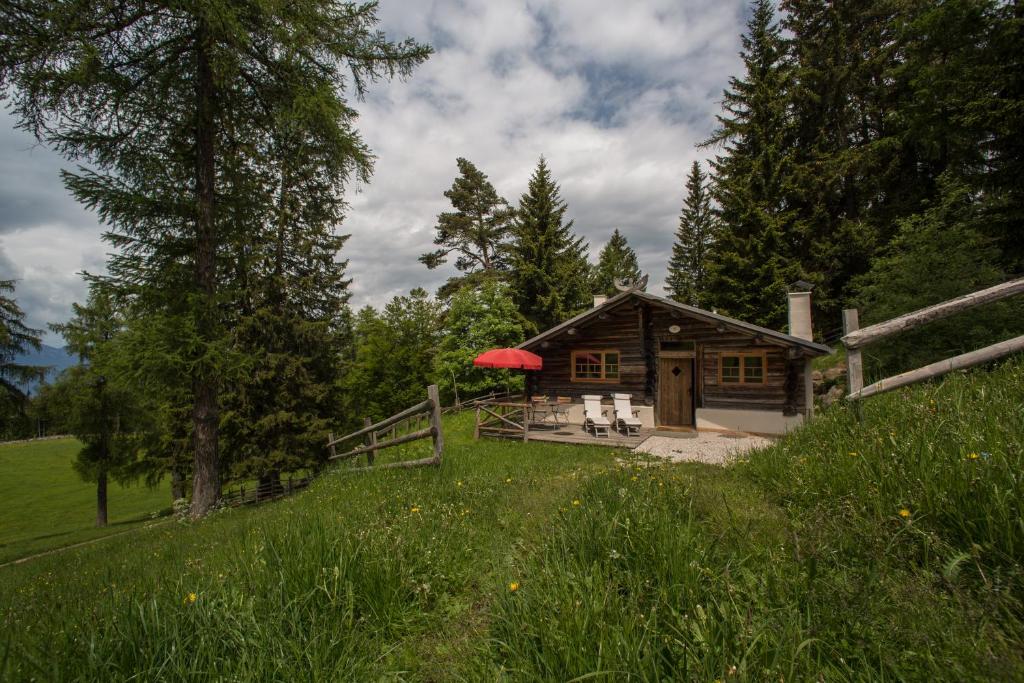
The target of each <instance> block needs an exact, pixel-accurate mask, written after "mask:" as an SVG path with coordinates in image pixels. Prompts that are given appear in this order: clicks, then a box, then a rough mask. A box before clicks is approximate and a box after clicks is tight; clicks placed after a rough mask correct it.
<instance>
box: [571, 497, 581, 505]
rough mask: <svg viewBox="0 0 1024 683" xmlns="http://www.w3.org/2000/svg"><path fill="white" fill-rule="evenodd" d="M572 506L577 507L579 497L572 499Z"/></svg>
mask: <svg viewBox="0 0 1024 683" xmlns="http://www.w3.org/2000/svg"><path fill="white" fill-rule="evenodd" d="M572 506H573V507H579V506H580V500H579V498H577V499H576V500H574V501H573V502H572Z"/></svg>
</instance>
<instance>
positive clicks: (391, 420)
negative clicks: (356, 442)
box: [327, 398, 432, 446]
mask: <svg viewBox="0 0 1024 683" xmlns="http://www.w3.org/2000/svg"><path fill="white" fill-rule="evenodd" d="M431 407H432V405H431V403H430V399H429V398H428V399H427V400H426V401H423V402H422V403H417V404H416V405H414V406H413V407H411V408H406V409H405V410H403V411H402V412H400V413H396V414H395V415H392V416H391V417H386V418H384V419H383V420H381V421H380V422H378V423H377V424H372V425H370V426H369V427H363V428H362V429H360V430H359V431H358V432H352V433H351V434H346V435H345V436H343V437H341V438H338V439H331V440H330V441H329V442H328V443H327V445H328V446H333V445H334V444H339V443H341V442H343V441H348V440H349V439H354V438H356V437H359V436H363V435H365V434H369V433H370V432H379V431H381V430H383V429H386V428H387V427H390V426H391V425H393V424H396V423H398V422H401V421H402V420H404V419H405V418H407V417H411V416H413V415H417V414H419V413H424V412H426V411H428V410H430V409H431Z"/></svg>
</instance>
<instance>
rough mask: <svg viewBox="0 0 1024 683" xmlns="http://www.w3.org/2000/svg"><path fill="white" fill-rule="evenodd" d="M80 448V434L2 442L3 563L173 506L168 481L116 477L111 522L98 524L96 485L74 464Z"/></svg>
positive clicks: (136, 521) (131, 523)
mask: <svg viewBox="0 0 1024 683" xmlns="http://www.w3.org/2000/svg"><path fill="white" fill-rule="evenodd" d="M79 448H81V444H79V442H78V441H76V440H75V439H52V440H46V441H31V442H25V443H14V444H0V473H2V476H0V500H2V501H3V502H4V503H3V505H2V506H0V563H4V562H9V561H11V560H15V559H18V558H19V557H24V556H26V555H31V554H33V553H37V552H42V551H45V550H49V549H51V548H56V547H60V546H65V545H71V544H73V543H78V542H81V541H87V540H90V539H93V538H98V537H101V536H106V535H109V534H113V533H118V532H120V531H124V530H125V529H129V528H132V527H134V526H138V525H140V524H143V523H145V522H148V521H150V520H152V518H153V517H154V516H155V515H159V514H163V513H166V512H168V511H169V510H170V507H171V506H170V503H171V491H170V485H169V484H168V483H166V482H165V483H164V484H161V485H160V486H159V487H157V488H148V487H146V486H143V485H141V484H137V485H133V486H121V485H119V484H117V483H116V482H113V481H112V482H110V488H109V510H108V514H109V518H108V521H109V524H108V526H107V527H105V528H102V529H97V528H96V526H95V523H96V486H95V485H94V484H90V483H88V482H84V481H82V479H81V478H80V477H79V476H78V475H77V474H75V472H74V470H72V469H71V463H72V462H74V460H75V456H76V455H77V454H78V450H79Z"/></svg>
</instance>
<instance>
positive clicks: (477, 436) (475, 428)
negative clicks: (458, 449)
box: [473, 403, 480, 441]
mask: <svg viewBox="0 0 1024 683" xmlns="http://www.w3.org/2000/svg"><path fill="white" fill-rule="evenodd" d="M473 440H474V441H479V440H480V404H479V403H478V404H477V406H476V423H475V424H474V426H473Z"/></svg>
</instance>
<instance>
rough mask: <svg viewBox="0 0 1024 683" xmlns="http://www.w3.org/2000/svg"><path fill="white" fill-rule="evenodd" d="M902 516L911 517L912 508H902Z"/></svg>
mask: <svg viewBox="0 0 1024 683" xmlns="http://www.w3.org/2000/svg"><path fill="white" fill-rule="evenodd" d="M900 517H903V518H904V519H906V518H907V517H910V510H908V509H907V508H900Z"/></svg>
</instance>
